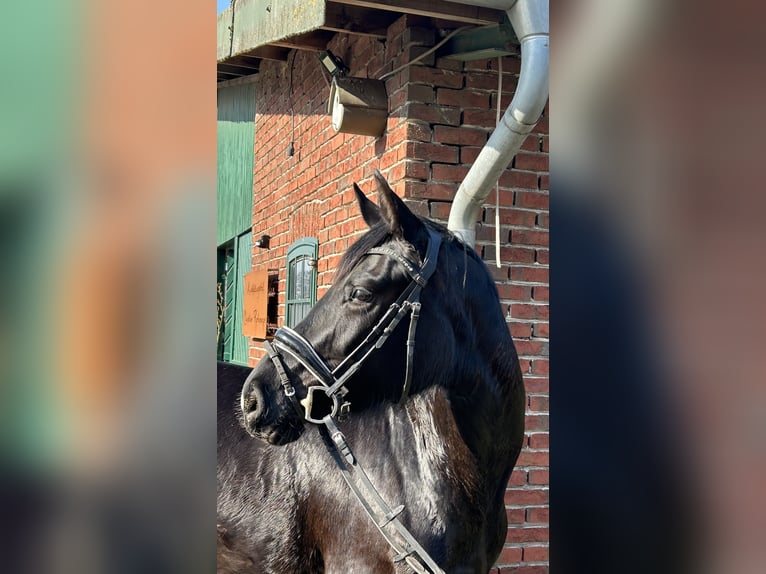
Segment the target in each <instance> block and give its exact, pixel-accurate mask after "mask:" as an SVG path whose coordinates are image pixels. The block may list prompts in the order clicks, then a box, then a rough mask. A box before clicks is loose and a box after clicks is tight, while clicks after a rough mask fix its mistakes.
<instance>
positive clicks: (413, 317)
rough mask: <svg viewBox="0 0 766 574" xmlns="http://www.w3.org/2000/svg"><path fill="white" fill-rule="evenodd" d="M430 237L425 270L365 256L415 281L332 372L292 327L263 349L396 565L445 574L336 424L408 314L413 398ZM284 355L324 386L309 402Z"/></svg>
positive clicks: (382, 251)
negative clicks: (356, 382)
mask: <svg viewBox="0 0 766 574" xmlns="http://www.w3.org/2000/svg"><path fill="white" fill-rule="evenodd" d="M428 234H429V236H428V248H427V250H426V257H425V259H424V261H423V265H422V266H418V265H417V264H416V263H414V262H412V261H410V260H409V259H407V258H406V257H404V256H403V255H401V254H400V253H397V252H396V251H394V250H393V249H390V248H388V247H385V246H382V247H374V248H372V249H370V250H369V251H367V253H365V255H373V254H378V255H386V256H389V257H392V258H394V259H395V260H396V261H398V262H399V263H400V264H401V265H402V266H403V267H404V269H405V270H406V271H407V274H408V275H409V276H410V278H411V281H410V283H409V284H408V285H407V287H406V288H405V289H404V291H403V292H402V294H401V295H400V296H399V298H398V299H397V300H396V301H395V302H394V303H392V304H391V306H390V307H389V308H388V310H387V311H386V312H385V313H384V314H383V316H382V317H381V318H380V320H379V321H378V322H377V323H376V324H375V326H374V327H373V328H372V330H371V331H370V332H369V334H368V335H367V336H366V337H365V338H364V340H363V341H362V342H361V343H360V344H359V345H358V346H357V347H356V348H355V349H354V350H353V351H351V353H349V355H348V356H347V357H346V358H345V359H344V360H343V361H341V363H340V364H339V365H337V366H336V367H335V368H331V367H330V366H329V365H328V364H327V361H326V360H325V359H324V358H323V357H322V355H321V354H320V353H319V352H318V351H317V350H316V349H315V348H314V346H313V345H312V344H311V343H310V342H309V341H308V340H306V339H305V338H304V337H303V336H302V335H300V334H299V333H297V332H296V331H294V330H293V329H290V328H289V327H280V328H279V329H277V332H276V334H275V335H274V340H273V341H272V342H271V343H269V342H268V341H267V342H265V343H264V346H265V348H266V352H267V353H268V355H269V358H270V359H271V361H272V363H274V367H275V368H276V370H277V374H278V376H279V380H280V383H281V385H282V389H283V391H284V393H285V395H286V396H287V397H288V399H289V401H290V404H291V405H292V406H293V408H294V409H295V411H296V413H297V414H298V416H299V417H301V418H302V419H304V420H305V421H306V422H309V423H312V424H315V425H317V426H318V427H319V431H320V434H321V436H322V438H323V440H324V441H325V444H326V445H327V447H328V450H329V451H330V453H331V455H332V457H333V460H334V461H335V463H336V465H337V466H338V469H339V470H340V472H341V475H342V476H343V479H344V480H345V481H346V483H347V484H348V485H349V487H350V488H351V490H352V491H353V493H354V495H355V496H356V498H357V499H358V500H359V502H360V504H361V505H362V507H363V508H364V510H365V512H366V513H367V515H368V516H369V517H370V519H371V520H372V521H373V523H374V524H375V526H376V527H377V529H378V531H380V533H381V534H382V535H383V537H384V538H385V540H386V542H388V544H389V545H390V546H391V547H392V548H393V549H394V551H395V552H396V556H395V557H394V559H393V561H394V563H399V562H405V563H406V564H407V565H408V566H409V567H410V568H412V569H413V570H414V571H415V572H417V573H418V574H444V571H443V570H442V569H441V568H440V567H439V566H438V565H437V564H436V562H435V561H434V560H433V558H431V557H430V556H429V555H428V553H427V552H426V551H425V549H424V548H423V547H422V546H421V545H420V544H419V543H418V542H417V540H415V538H414V537H413V536H412V534H411V533H410V531H409V530H407V528H406V527H405V526H404V524H402V523H401V521H400V520H399V518H398V515H399V514H400V513H401V512H402V510H404V506H398V507H396V508H391V506H390V505H389V504H388V503H387V502H386V501H385V500H384V499H383V498H382V497H381V496H380V493H379V492H378V490H377V489H376V488H375V487H374V486H373V484H372V482H371V481H370V479H369V477H368V475H367V473H366V472H365V471H364V469H363V468H362V467H361V465H360V463H359V461H358V460H357V459H356V457H355V456H354V453H353V451H352V450H351V447H350V446H349V444H348V442H347V441H346V437H345V436H344V435H343V433H342V432H341V431H340V429H339V428H338V426H337V425H336V419H337V420H338V421H343V420H344V419H345V418H346V417H347V416H348V415H349V413H350V411H351V405H350V403H349V402H348V401H346V399H345V397H346V394H347V393H348V389H347V388H346V383H347V382H348V381H349V380H350V379H351V377H353V376H354V374H355V373H357V372H358V371H359V369H360V368H361V366H362V365H363V364H364V362H365V361H366V360H367V358H368V357H369V356H370V355H371V354H372V353H373V352H374V351H376V350H377V349H380V348H381V347H382V346H383V345H384V344H385V342H386V341H387V340H388V337H389V335H391V333H393V331H394V329H395V328H396V327H397V325H398V324H399V323H400V321H401V320H402V319H403V318H404V317H405V315H407V313H409V314H410V325H409V330H408V332H407V343H406V350H407V364H406V365H407V366H406V369H405V375H404V384H403V386H402V392H401V396H400V398H399V403H401V402H402V401H404V400H405V399H406V398H407V397H408V396H409V393H410V388H411V386H412V372H413V362H414V361H413V359H414V353H415V335H416V331H417V325H418V319H419V317H420V294H421V291H422V290H423V288H424V287H425V286H426V283H427V282H428V280H429V279H430V278H431V276H432V275H433V273H434V271H435V270H436V262H437V259H438V256H439V248H440V247H441V236H440V235H439V233H437V232H436V231H433V230H431V229H428ZM284 354H286V355H289V356H291V357H292V358H293V359H295V360H296V361H298V363H300V364H301V365H302V366H303V367H304V368H305V369H306V370H307V371H308V372H309V373H310V374H311V376H312V377H314V378H315V379H316V380H317V381H318V382H319V384H318V385H312V386H307V387H306V398H304V399H303V400H302V401H300V403H299V401H298V400H297V398H296V396H295V387H294V386H293V383H292V382H291V380H290V378H289V376H288V375H287V371H286V369H285V365H284V359H283V355H284ZM253 376H254V372H253V373H251V375H250V377H253ZM250 377H248V378H250ZM320 394H321V395H324V397H326V399H324V398H321V397H318V395H320ZM318 398H319V399H320V400H322V401H323V402H324V407H325V410H328V409H329V412H328V413H326V414H325V413H315V412H314V410H315V408H316V407H317V404H318V402H319V401H318V400H317V399H318ZM301 407H302V408H301ZM389 527H391V528H393V530H394V531H395V532H396V533H397V534H399V537H401V539H403V542H402V541H401V540H400V539H399V538H397V537H396V536H395V535H394V533H393V532H391V531H390V528H389Z"/></svg>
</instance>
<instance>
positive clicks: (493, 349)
mask: <svg viewBox="0 0 766 574" xmlns="http://www.w3.org/2000/svg"><path fill="white" fill-rule="evenodd" d="M446 263H447V265H446V266H445V268H444V269H445V270H446V269H451V270H452V272H451V273H450V272H448V271H447V272H446V275H447V281H449V282H451V283H452V285H453V286H458V285H459V286H460V288H459V289H453V290H452V291H451V293H452V294H453V298H454V300H452V301H448V302H447V304H446V305H445V308H446V309H447V312H448V313H449V314H450V321H451V322H452V324H453V330H454V331H455V333H456V337H455V357H456V358H455V364H454V365H453V368H452V369H451V370H450V371H449V374H448V376H447V377H446V379H447V380H445V382H444V385H445V387H446V388H447V389H448V391H449V392H448V398H449V405H450V409H451V413H452V415H453V417H454V421H455V425H456V426H457V428H458V430H459V432H460V435H461V437H462V438H463V440H464V441H465V443H466V445H467V446H468V448H469V449H470V450H471V451H472V453H473V454H474V456H475V457H476V458H477V460H479V461H480V462H481V464H483V465H484V468H486V469H487V470H488V472H489V473H491V474H494V473H500V474H505V473H506V472H510V468H511V466H512V465H513V463H514V462H515V460H516V456H517V455H518V452H519V450H520V448H521V443H522V441H523V434H524V411H525V402H526V397H525V392H524V383H523V380H522V376H521V370H520V367H519V361H518V356H517V354H516V349H515V347H514V345H513V340H512V338H511V336H510V332H509V330H508V325H507V324H506V322H505V317H504V315H503V311H502V308H501V306H500V302H499V299H498V296H497V290H496V287H495V285H494V282H493V280H492V278H491V277H490V275H489V273H488V271H487V269H486V267H485V266H484V265H483V264H482V263H481V262H480V261H478V260H476V259H474V258H473V257H471V256H468V255H467V254H466V253H464V252H459V251H458V250H451V252H450V256H449V261H447V262H446ZM445 291H446V290H445Z"/></svg>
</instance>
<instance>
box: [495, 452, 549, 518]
mask: <svg viewBox="0 0 766 574" xmlns="http://www.w3.org/2000/svg"><path fill="white" fill-rule="evenodd" d="M548 464H549V457H548V451H543V450H541V451H529V450H527V451H521V454H519V458H518V460H517V461H516V467H517V468H518V467H522V466H548ZM532 492H545V495H544V496H543V495H540V494H535V495H532V496H531V497H530V498H532V499H533V500H534V501H535V502H532V501H529V500H525V498H526V497H522V498H521V499H517V498H513V500H512V501H511V502H509V501H508V496H507V495H506V502H505V503H506V504H516V505H524V504H545V503H547V502H548V494H547V491H537V490H535V491H532Z"/></svg>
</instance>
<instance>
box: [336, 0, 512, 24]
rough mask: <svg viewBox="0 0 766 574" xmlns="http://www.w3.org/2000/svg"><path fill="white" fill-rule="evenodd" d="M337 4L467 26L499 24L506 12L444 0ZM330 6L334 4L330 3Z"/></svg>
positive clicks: (365, 0) (343, 0) (351, 0)
mask: <svg viewBox="0 0 766 574" xmlns="http://www.w3.org/2000/svg"><path fill="white" fill-rule="evenodd" d="M334 2H335V3H336V4H346V5H348V6H358V7H361V8H372V9H375V10H388V11H391V12H399V13H401V14H414V15H416V16H427V17H429V18H443V19H445V20H452V21H454V22H465V23H467V24H481V25H488V24H499V23H501V22H502V21H503V17H504V16H505V12H503V11H502V10H493V9H492V8H484V7H482V6H468V5H467V4H457V3H455V2H445V1H444V0H378V1H377V2H373V1H371V0H334ZM327 4H328V5H330V4H332V2H328V3H327Z"/></svg>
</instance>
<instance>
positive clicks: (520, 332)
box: [508, 321, 532, 339]
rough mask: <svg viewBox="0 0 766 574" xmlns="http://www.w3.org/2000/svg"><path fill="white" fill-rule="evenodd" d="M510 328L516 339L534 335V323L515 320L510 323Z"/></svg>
mask: <svg viewBox="0 0 766 574" xmlns="http://www.w3.org/2000/svg"><path fill="white" fill-rule="evenodd" d="M508 328H509V330H510V332H511V337H513V338H514V339H527V338H529V337H531V336H532V325H530V324H529V323H520V322H518V321H514V322H512V323H509V324H508Z"/></svg>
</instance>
